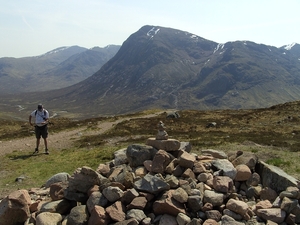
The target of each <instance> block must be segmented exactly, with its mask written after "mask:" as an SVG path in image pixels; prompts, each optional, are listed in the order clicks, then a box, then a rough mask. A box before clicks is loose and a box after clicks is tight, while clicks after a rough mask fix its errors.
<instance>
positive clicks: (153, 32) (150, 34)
mask: <svg viewBox="0 0 300 225" xmlns="http://www.w3.org/2000/svg"><path fill="white" fill-rule="evenodd" d="M159 30H160V29H159V28H155V27H152V28H151V29H150V30H149V31H148V32H147V36H150V38H153V36H154V35H156V34H157V33H158V32H159Z"/></svg>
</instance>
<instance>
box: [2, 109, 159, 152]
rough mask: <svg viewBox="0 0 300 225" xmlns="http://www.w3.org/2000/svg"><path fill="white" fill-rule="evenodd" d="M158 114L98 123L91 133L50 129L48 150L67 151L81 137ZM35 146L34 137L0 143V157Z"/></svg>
mask: <svg viewBox="0 0 300 225" xmlns="http://www.w3.org/2000/svg"><path fill="white" fill-rule="evenodd" d="M159 114H160V113H154V114H149V115H144V116H136V117H124V118H121V119H118V120H116V121H113V122H99V123H98V124H97V128H96V129H93V130H92V131H87V126H83V127H79V128H77V129H74V130H66V131H61V132H59V133H51V128H49V137H48V148H49V151H50V153H51V149H55V150H62V149H67V148H70V147H72V146H73V143H74V141H76V140H78V139H79V138H80V137H81V136H82V135H91V134H102V133H104V132H106V131H108V130H109V129H111V128H112V127H113V126H115V125H116V124H118V123H120V122H122V121H125V120H129V119H135V118H150V117H154V116H157V115H159ZM35 144H36V139H35V137H34V136H31V137H26V138H19V139H13V140H10V141H0V156H2V155H5V154H8V153H11V152H13V151H22V152H34V148H35ZM43 149H44V143H43V140H42V139H41V144H40V151H42V150H43Z"/></svg>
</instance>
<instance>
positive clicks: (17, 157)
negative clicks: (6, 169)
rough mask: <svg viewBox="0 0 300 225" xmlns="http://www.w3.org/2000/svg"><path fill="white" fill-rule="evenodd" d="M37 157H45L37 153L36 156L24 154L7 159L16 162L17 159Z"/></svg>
mask: <svg viewBox="0 0 300 225" xmlns="http://www.w3.org/2000/svg"><path fill="white" fill-rule="evenodd" d="M39 155H46V154H45V153H37V154H32V153H31V154H26V155H13V156H9V157H8V158H9V159H10V160H18V159H23V160H25V159H28V158H31V157H38V156H39Z"/></svg>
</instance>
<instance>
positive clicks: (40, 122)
mask: <svg viewBox="0 0 300 225" xmlns="http://www.w3.org/2000/svg"><path fill="white" fill-rule="evenodd" d="M32 117H35V123H34V126H35V137H36V148H35V150H34V153H33V154H35V153H38V152H39V145H40V140H41V137H42V138H43V139H44V144H45V154H49V151H48V145H47V137H48V126H47V125H48V119H49V112H48V111H47V110H46V109H44V107H43V105H42V104H39V105H38V107H37V110H34V111H33V112H32V113H31V114H30V115H29V123H30V125H31V126H33V123H32V122H31V118H32Z"/></svg>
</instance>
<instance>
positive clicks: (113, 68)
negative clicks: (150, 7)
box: [14, 25, 300, 116]
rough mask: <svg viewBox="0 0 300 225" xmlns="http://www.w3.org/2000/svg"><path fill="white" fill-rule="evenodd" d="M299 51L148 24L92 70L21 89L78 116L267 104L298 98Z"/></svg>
mask: <svg viewBox="0 0 300 225" xmlns="http://www.w3.org/2000/svg"><path fill="white" fill-rule="evenodd" d="M299 59H300V50H299V44H293V45H290V46H283V47H281V48H276V47H273V46H267V45H262V44H256V43H254V42H251V41H235V42H227V43H224V44H220V43H216V42H214V41H210V40H207V39H205V38H202V37H200V36H197V35H195V34H192V33H189V32H186V31H181V30H176V29H172V28H166V27H159V26H148V25H147V26H143V27H142V28H141V29H139V30H138V31H137V32H135V33H133V34H132V35H130V36H129V38H128V39H127V40H125V42H124V43H123V45H122V46H121V48H120V50H119V51H118V52H117V53H116V55H115V56H114V57H112V58H111V59H110V60H109V61H108V62H107V63H106V64H104V65H103V66H102V67H101V69H100V70H99V71H97V72H96V73H95V74H93V75H92V76H90V77H88V78H87V79H85V80H83V81H81V82H79V83H77V84H75V85H72V86H69V87H66V88H62V89H58V90H56V91H55V92H53V91H52V92H44V93H32V94H27V95H26V100H27V102H26V105H31V106H32V105H34V104H36V103H37V102H44V103H45V105H47V107H48V108H50V109H52V110H54V111H59V110H67V111H69V113H77V114H81V115H84V116H97V115H103V114H107V115H113V114H123V113H130V112H136V111H141V110H145V109H151V108H161V109H170V108H172V109H177V110H181V109H198V110H205V109H226V108H230V109H240V108H260V107H268V106H272V105H276V104H280V103H284V102H288V101H294V100H298V99H300V79H299V75H300V60H299ZM17 103H20V101H15V102H14V104H17ZM22 103H24V101H23V102H22ZM23 105H24V104H23ZM26 105H25V106H26Z"/></svg>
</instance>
